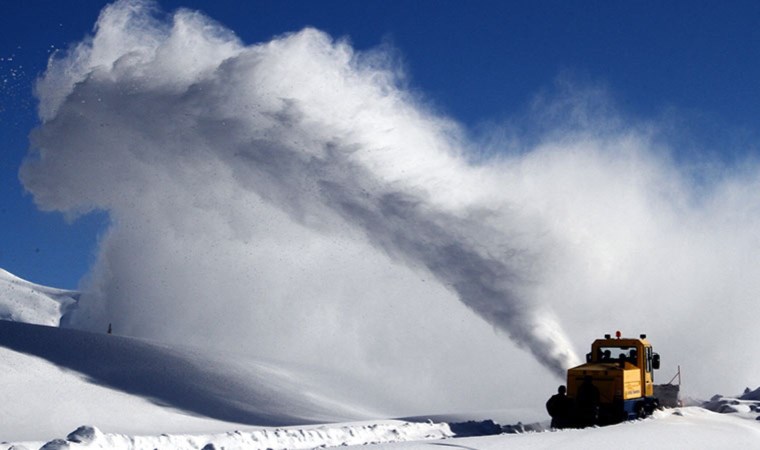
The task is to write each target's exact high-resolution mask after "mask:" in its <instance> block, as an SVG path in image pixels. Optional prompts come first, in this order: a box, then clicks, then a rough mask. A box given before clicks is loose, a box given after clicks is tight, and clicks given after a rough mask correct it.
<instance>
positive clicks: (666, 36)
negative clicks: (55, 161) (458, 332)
mask: <svg viewBox="0 0 760 450" xmlns="http://www.w3.org/2000/svg"><path fill="white" fill-rule="evenodd" d="M106 3H107V2H102V1H72V2H67V3H66V4H65V6H61V5H62V3H60V2H52V1H50V2H48V1H39V0H31V1H25V2H6V3H5V4H3V6H2V14H0V30H2V31H1V34H0V36H2V39H0V136H2V138H3V139H2V146H3V149H2V152H0V155H2V156H0V158H1V159H0V186H1V187H0V230H1V231H2V233H1V234H0V267H2V268H4V269H6V270H9V271H10V272H12V273H15V274H17V275H19V276H21V277H24V278H26V279H29V280H31V281H34V282H38V283H41V284H46V285H52V286H57V287H64V288H75V287H76V286H77V282H78V280H79V279H80V278H81V277H82V276H83V275H84V274H85V273H86V271H87V269H88V267H89V266H90V265H91V263H92V259H93V258H94V252H95V244H96V241H97V237H98V234H99V233H101V232H102V231H103V230H104V228H105V226H106V224H107V220H108V218H107V217H106V216H105V214H92V215H89V216H85V217H82V218H78V219H76V220H75V221H73V222H67V221H66V220H65V219H64V217H62V216H61V215H60V214H58V213H44V212H39V211H37V209H36V207H35V206H34V204H33V201H32V198H31V196H30V195H28V194H25V193H24V189H23V187H22V186H21V184H20V183H19V181H18V176H17V173H18V168H19V165H20V164H21V161H22V160H23V158H24V157H25V155H26V152H27V149H28V146H29V143H28V135H29V132H30V131H31V130H32V129H33V128H34V127H35V125H36V124H37V122H38V120H37V119H36V112H35V99H34V96H33V94H32V86H33V84H34V80H35V78H36V77H37V76H38V75H39V74H40V73H41V72H42V71H43V70H44V68H45V65H46V62H47V58H48V57H49V56H50V54H51V52H52V51H54V50H56V49H65V48H66V47H67V45H68V44H70V43H73V42H76V41H78V40H80V39H81V38H82V37H83V36H85V35H86V34H87V33H89V32H90V31H91V30H92V27H93V24H94V23H95V21H96V19H97V16H98V13H99V11H100V9H101V8H102V7H103V6H104V5H105V4H106ZM159 4H160V5H161V7H162V8H163V9H164V10H165V11H167V12H171V11H173V10H174V9H176V8H178V7H183V6H184V7H188V8H191V9H199V10H201V11H203V12H204V13H206V14H207V15H209V16H210V17H212V18H214V19H215V20H217V21H219V22H220V23H222V24H223V25H225V26H226V27H228V28H229V29H231V30H233V31H234V32H235V33H236V34H237V35H238V36H239V37H240V38H241V39H242V40H243V41H244V42H245V43H256V42H261V41H265V40H268V39H270V38H271V37H272V36H275V35H278V34H281V33H284V32H288V31H296V30H299V29H301V28H303V27H304V26H313V27H316V28H319V29H321V30H324V31H326V32H328V33H330V34H331V35H332V36H334V37H341V36H347V37H348V38H350V40H351V42H352V43H353V45H354V46H355V47H356V48H358V49H360V50H361V49H369V48H372V47H375V46H377V45H379V44H381V43H389V44H391V45H392V46H393V47H394V48H395V49H396V51H397V54H398V58H399V60H400V61H401V62H402V64H403V66H404V68H405V71H406V73H407V75H408V80H409V85H410V88H411V89H413V90H415V91H416V92H418V93H419V94H420V95H422V96H423V97H424V98H425V99H426V100H427V102H428V103H430V104H431V105H433V107H435V108H436V109H438V110H439V111H440V112H441V113H443V114H445V115H448V116H450V117H452V118H453V119H455V120H457V121H459V122H460V123H463V124H464V125H465V126H466V127H468V129H469V130H471V131H472V132H473V133H476V132H477V130H478V129H479V127H480V126H481V125H483V124H485V123H491V122H499V121H501V120H506V119H509V118H512V117H516V116H520V115H521V114H522V113H523V112H524V111H525V109H526V108H527V106H528V105H529V103H530V102H531V100H532V99H533V98H535V96H536V95H537V94H539V93H540V92H542V91H546V90H551V89H552V86H553V84H554V82H555V80H557V79H558V77H560V76H570V77H571V78H572V79H574V80H576V81H578V82H579V83H585V84H588V85H593V86H603V87H604V88H605V89H606V90H607V91H608V92H609V94H610V95H611V97H612V98H613V100H614V102H615V104H616V107H617V108H618V109H620V110H621V111H622V112H623V113H624V114H625V115H626V116H627V117H631V118H635V119H643V120H657V119H658V117H661V116H663V115H666V114H667V113H668V111H672V110H677V111H679V113H680V114H679V116H680V117H685V118H686V119H685V121H686V123H685V124H683V129H682V131H683V130H685V131H686V133H687V134H688V139H685V140H683V142H687V143H690V144H689V145H686V144H684V145H685V147H684V148H682V149H679V151H680V152H682V153H683V154H685V155H687V156H689V157H696V158H698V157H699V156H700V154H701V153H703V152H709V153H711V154H715V153H717V154H719V155H720V156H721V157H722V158H723V159H724V160H726V161H731V160H733V159H734V158H735V157H736V156H737V153H739V154H743V153H747V152H754V151H756V150H755V148H754V147H753V145H754V144H753V143H754V142H758V139H756V135H757V131H756V130H757V129H758V126H759V125H760V89H758V86H757V83H758V80H760V3H757V2H738V1H737V2H717V1H716V2H694V1H680V2H679V1H673V2H647V1H640V2H622V1H589V2H568V1H537V2H519V3H518V2H454V1H415V2H402V1H398V2H396V1H327V2H316V1H300V2H295V1H293V2H290V1H287V2H283V1H277V2H275V1H267V2H260V1H249V2H233V1H214V2H210V1H209V2H204V1H174V0H172V1H161V2H159ZM568 74H569V75H568ZM694 143H700V144H699V145H695V144H694ZM690 152H698V153H697V154H695V155H690Z"/></svg>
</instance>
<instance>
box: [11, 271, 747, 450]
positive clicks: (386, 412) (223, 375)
mask: <svg viewBox="0 0 760 450" xmlns="http://www.w3.org/2000/svg"><path fill="white" fill-rule="evenodd" d="M0 289H2V292H1V294H2V295H0V311H3V317H4V318H6V319H13V320H14V321H9V320H1V321H0V450H5V449H11V448H13V449H16V450H19V449H23V448H26V449H35V448H45V449H55V448H61V449H63V448H71V449H79V448H82V449H85V448H89V449H111V448H114V449H142V448H145V449H154V448H160V449H207V450H210V449H222V448H225V449H253V448H262V449H265V448H271V449H285V448H290V449H296V448H298V449H300V448H318V447H333V446H371V447H372V448H401V449H410V448H422V447H440V446H453V447H460V448H478V449H491V448H493V449H496V448H516V449H520V448H557V447H561V448H587V449H595V448H604V449H607V448H609V447H616V448H643V447H647V448H711V449H712V448H758V447H757V446H758V442H760V388H758V389H756V390H754V391H753V390H747V391H745V392H744V393H743V394H740V395H736V396H735V397H720V396H716V397H714V398H713V399H711V400H710V401H709V402H706V403H705V404H704V405H703V406H704V407H699V406H690V407H684V408H678V409H672V410H665V411H658V412H657V413H656V414H655V416H654V417H653V418H650V419H647V420H643V421H638V422H631V423H624V424H620V425H616V426H611V427H606V428H595V429H586V430H563V431H553V432H548V431H545V427H546V422H545V419H546V418H545V417H544V416H543V412H542V411H541V409H542V408H543V405H537V408H536V409H535V410H533V411H525V410H509V409H507V410H505V411H494V412H486V413H479V414H475V413H466V412H461V413H459V414H449V415H430V416H421V417H417V418H414V419H409V418H408V419H405V420H401V419H399V420H394V419H392V418H393V417H403V416H404V415H405V411H403V410H399V409H398V408H396V407H395V406H394V405H393V404H391V403H390V402H388V401H387V399H386V397H389V396H385V395H383V393H378V392H373V391H372V389H371V388H370V387H369V386H366V387H364V386H362V381H361V380H352V379H347V378H346V377H345V376H340V375H339V372H338V371H337V370H336V371H335V372H334V373H326V372H324V371H317V370H314V369H311V368H308V367H299V366H295V365H291V364H284V363H281V362H274V361H261V360H251V359H250V358H243V357H240V356H238V355H235V354H222V353H218V352H217V353H213V354H210V353H209V352H208V351H205V352H204V351H198V350H194V349H190V348H177V347H169V346H166V345H163V344H161V343H156V342H149V341H144V340H139V339H133V338H126V337H121V336H115V335H108V334H106V333H105V332H103V333H100V334H94V333H86V332H81V331H76V330H70V329H65V328H58V327H54V326H41V325H37V324H46V325H57V324H58V323H59V322H60V318H61V316H62V315H63V314H65V312H66V311H67V308H70V307H72V306H73V307H75V305H76V295H77V294H76V293H75V292H70V291H61V290H57V289H51V288H45V287H42V286H37V285H34V284H32V283H28V282H25V281H23V280H20V279H18V278H16V277H14V276H13V275H10V274H8V273H7V272H4V271H0ZM67 299H68V300H67ZM24 322H28V323H24ZM104 331H105V330H104ZM349 392H350V393H356V392H362V393H363V395H361V396H357V395H356V394H350V395H349V394H347V393H349ZM505 406H509V405H505ZM431 413H436V411H431ZM468 419H469V420H473V422H470V423H467V422H466V421H467V420H468ZM486 419H492V420H493V421H495V422H498V423H499V424H500V425H499V424H494V423H492V422H487V421H485V420H486ZM538 421H543V422H541V423H536V422H538ZM518 422H522V423H524V424H529V425H528V426H526V427H523V426H521V425H519V424H518ZM525 429H527V430H533V431H525V432H521V433H517V434H514V433H507V431H521V430H525ZM494 433H496V434H494ZM463 436H469V437H463Z"/></svg>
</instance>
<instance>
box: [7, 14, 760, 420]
mask: <svg viewBox="0 0 760 450" xmlns="http://www.w3.org/2000/svg"><path fill="white" fill-rule="evenodd" d="M155 12H156V11H155V6H154V5H153V4H152V3H148V2H141V1H120V2H117V3H115V4H113V5H111V6H108V7H107V8H105V9H104V10H103V12H102V13H101V16H100V18H99V21H98V24H97V27H96V30H95V34H94V36H93V37H92V38H89V39H87V40H85V41H83V42H82V43H80V44H79V45H77V46H76V47H74V48H72V49H71V50H69V52H67V53H66V54H65V55H62V56H56V57H54V58H53V59H51V61H50V64H49V67H48V70H47V72H46V73H45V74H44V75H43V77H42V78H41V79H40V81H39V83H38V86H37V93H38V97H39V99H40V117H41V119H42V121H43V123H42V125H41V126H40V127H39V128H38V129H37V130H35V131H34V132H33V135H32V142H33V151H32V153H30V155H29V156H28V158H27V160H26V162H25V163H24V165H23V167H22V169H21V178H22V181H23V183H24V185H25V187H26V188H27V189H28V190H29V191H31V192H32V193H33V195H34V197H35V201H36V202H37V204H38V205H39V206H40V208H42V209H45V210H55V211H61V212H63V213H64V214H67V215H70V216H77V215H80V214H86V213H88V212H90V211H93V210H104V211H107V212H108V214H109V215H110V217H111V222H112V223H111V227H110V229H109V230H108V231H107V233H106V234H105V235H104V236H102V238H101V242H100V248H99V253H98V255H97V260H96V263H95V265H94V267H93V269H92V272H91V273H90V275H89V276H88V277H87V279H86V280H84V281H83V290H84V291H85V292H84V294H83V296H82V299H81V300H80V304H81V308H80V310H79V311H78V314H77V315H75V316H73V317H72V318H71V325H72V326H75V327H80V328H85V329H93V330H104V329H105V327H106V326H107V324H108V323H109V322H111V323H113V325H114V329H115V331H116V332H117V333H121V334H127V335H133V336H140V337H145V338H151V339H157V340H163V341H169V342H175V343H176V342H180V343H190V344H193V345H206V346H211V347H218V348H226V349H230V350H231V351H237V352H240V351H243V352H247V353H250V354H253V355H257V356H263V357H272V358H280V359H283V358H284V359H288V360H291V361H301V362H305V363H308V364H311V365H324V366H339V367H342V368H343V369H344V370H345V371H346V372H347V373H350V374H352V375H355V376H361V377H370V376H371V377H373V378H374V379H379V380H383V381H382V382H381V383H384V384H385V385H387V386H393V387H395V388H397V389H400V390H399V392H401V393H403V389H404V387H406V388H408V389H409V390H410V392H415V396H416V398H415V399H414V400H413V401H412V402H416V406H417V407H420V408H423V407H424V408H433V407H438V408H441V407H449V406H452V405H455V404H456V403H457V402H458V403H459V405H468V406H470V407H484V406H487V407H496V406H497V405H498V402H495V400H494V396H493V392H494V390H495V389H498V392H501V393H503V394H504V395H512V396H513V397H515V398H520V396H521V395H522V396H523V398H526V399H531V400H533V399H534V398H535V397H536V396H538V397H544V396H545V394H547V393H551V392H552V391H553V390H554V389H555V386H554V385H555V384H556V383H555V381H556V380H554V381H553V380H552V378H551V377H550V376H549V375H545V376H541V375H540V376H533V375H531V376H530V377H528V378H529V380H528V381H525V378H526V375H527V374H528V373H531V374H532V373H533V372H535V370H534V369H533V368H532V365H535V364H536V363H535V362H538V363H539V364H540V365H542V366H544V367H545V368H548V369H549V370H548V371H547V374H559V375H561V374H562V373H563V371H564V369H565V368H566V367H568V366H570V365H572V364H574V363H576V362H578V358H577V357H576V353H575V350H576V347H575V346H574V345H572V344H571V343H570V342H571V339H569V338H568V336H572V337H573V339H572V342H574V343H575V344H577V345H578V346H579V349H580V350H581V351H584V350H585V347H586V345H587V344H588V343H589V342H590V340H591V339H593V338H595V337H597V336H598V335H601V334H603V333H604V332H610V331H614V330H613V328H614V327H622V328H623V331H624V332H626V333H628V334H638V333H639V332H648V333H649V334H650V336H651V337H652V338H653V341H654V342H655V344H658V343H659V344H660V347H659V350H660V352H661V353H662V354H663V358H664V360H665V361H668V360H670V361H673V363H672V365H671V366H667V365H666V367H669V368H673V367H674V365H675V363H676V362H675V360H678V359H681V358H682V361H683V362H682V364H683V365H684V366H688V368H685V370H689V371H693V372H694V375H693V377H694V380H695V382H697V380H699V382H703V383H708V382H709V379H710V373H709V372H708V371H707V370H706V368H705V367H704V363H703V362H702V361H703V358H710V360H712V361H714V360H716V358H727V359H726V361H727V362H729V363H730V362H732V361H734V360H732V359H730V358H732V357H738V355H736V354H734V355H732V356H728V355H725V352H724V350H725V348H726V347H725V346H726V345H728V342H729V337H730V340H731V341H733V340H734V339H736V340H737V341H738V342H742V343H743V344H742V347H741V350H743V351H745V352H746V351H750V350H753V351H754V352H755V353H757V344H744V343H748V342H751V335H750V329H751V328H752V320H751V319H748V318H749V317H756V316H757V313H758V312H760V311H758V309H760V307H758V306H757V302H756V301H755V300H754V298H753V295H754V293H756V292H758V288H760V281H758V278H757V277H756V276H755V274H757V271H758V269H759V268H760V267H758V265H760V263H758V261H757V259H756V258H755V257H754V255H756V254H757V251H756V250H757V249H758V247H759V246H760V240H759V239H758V237H757V233H756V232H755V230H757V229H758V225H760V223H758V222H760V198H758V197H757V195H756V194H753V193H756V192H758V191H757V188H758V184H759V183H760V177H759V176H758V171H757V166H755V165H751V166H748V168H747V169H746V170H745V171H743V172H742V173H741V174H740V175H736V174H735V173H730V174H727V175H723V176H717V177H715V178H713V179H711V180H709V181H708V182H702V184H700V185H699V186H696V185H695V182H694V181H693V177H691V174H690V173H685V172H684V171H683V170H681V169H679V168H678V166H677V165H676V164H674V163H673V161H672V160H671V159H670V158H669V157H668V155H669V151H667V149H666V148H663V147H662V146H659V145H656V144H655V143H654V142H655V139H654V138H653V137H652V136H653V133H652V131H651V129H647V128H646V127H636V126H623V125H621V124H620V123H619V122H617V121H615V120H614V118H613V119H609V117H610V115H609V114H607V113H608V111H605V112H604V114H602V113H600V112H599V111H595V110H594V108H590V107H589V106H588V104H585V105H584V102H586V100H587V99H588V98H587V96H585V95H582V97H583V98H580V99H579V98H573V97H572V96H570V97H568V98H563V99H561V100H562V101H556V100H555V101H552V102H551V104H549V105H547V104H541V102H537V104H536V105H535V111H541V119H540V120H542V121H544V122H546V123H549V124H550V126H548V127H547V128H546V130H543V131H542V132H541V135H540V136H539V137H538V138H536V139H532V140H531V144H530V145H527V144H526V145H517V144H516V143H517V142H519V139H517V140H515V139H509V140H507V139H501V138H499V139H495V141H491V142H490V144H489V145H491V146H494V147H495V148H497V149H498V150H499V151H498V152H494V153H493V154H494V155H495V156H490V157H483V156H482V155H483V152H482V151H481V149H480V146H479V145H478V144H476V143H474V142H472V140H471V139H468V137H467V132H466V131H465V130H463V129H462V128H461V127H460V126H459V125H458V124H457V123H456V122H454V121H453V120H451V119H448V118H446V117H441V116H440V115H438V114H435V113H434V112H432V111H430V110H429V109H428V108H426V107H425V106H424V105H423V104H422V102H420V101H419V99H418V98H416V97H415V96H414V95H412V94H410V93H409V91H408V90H407V89H405V87H404V84H403V75H402V73H401V72H400V69H399V68H397V67H395V66H394V64H393V62H392V58H390V57H389V56H388V55H386V54H385V53H384V52H383V50H381V49H380V50H375V51H371V52H357V51H355V50H354V49H352V47H351V45H350V44H349V43H348V42H345V41H340V40H338V41H336V40H334V39H332V38H331V37H330V36H327V35H326V34H324V33H322V32H320V31H318V30H314V29H304V30H302V31H300V32H296V33H292V34H287V35H283V36H280V37H277V38H275V39H273V40H272V41H270V42H267V43H262V44H257V45H250V46H246V45H244V44H243V43H241V42H240V41H239V40H238V39H237V38H236V37H235V35H234V34H233V33H232V32H231V31H229V30H226V29H224V28H223V27H222V26H220V25H218V24H216V23H214V22H213V21H212V20H211V19H209V18H207V17H205V16H203V15H201V14H200V13H197V12H193V11H188V10H180V11H177V12H176V13H175V14H174V15H173V17H172V18H171V20H170V21H169V22H167V21H164V20H159V19H157V18H156V17H158V15H157V14H155ZM568 105H569V106H568ZM579 105H580V106H579ZM558 116H563V119H562V120H561V121H557V120H556V119H557V117H558ZM603 116H604V117H607V120H604V121H601V120H596V119H599V118H601V117H603ZM613 116H614V115H613ZM568 117H569V119H568ZM555 122H556V123H555ZM560 122H561V123H560ZM507 142H509V143H510V146H507V144H506V143H507ZM506 147H511V148H506ZM515 148H516V150H515ZM476 155H481V156H478V157H476ZM711 173H712V172H711ZM560 319H561V320H560ZM704 320H709V322H710V323H711V324H713V326H714V327H716V328H717V330H716V333H709V332H708V331H706V330H705V329H695V327H693V326H691V325H689V324H694V323H701V322H702V321H704ZM724 321H725V322H724ZM729 323H730V324H731V325H729ZM708 334H710V335H709V336H708ZM504 335H506V336H508V337H509V339H510V341H507V340H506V339H501V338H500V336H504ZM510 342H511V343H510ZM722 345H723V346H722ZM753 345H754V347H752V346H753ZM516 348H519V349H524V350H527V351H528V353H529V354H530V355H531V356H532V357H533V358H534V361H535V362H534V361H531V360H530V359H528V358H527V357H526V353H524V352H522V351H521V350H516ZM731 348H733V349H734V350H736V349H737V347H736V346H735V345H733V346H732V347H731ZM697 349H699V354H698V355H695V354H694V353H697ZM686 351H688V352H689V353H690V354H688V355H687V354H685V352H686ZM743 356H746V354H744V355H743ZM742 361H743V362H742V365H739V366H737V367H747V371H746V372H744V371H742V370H741V369H739V370H737V373H736V374H734V375H733V377H734V379H733V380H731V381H732V382H735V383H739V384H741V382H743V381H744V380H745V379H744V378H743V377H744V376H747V374H749V373H755V374H756V373H758V372H759V371H760V366H758V364H760V363H758V362H749V361H748V360H747V359H743V360H742ZM753 364H754V366H752V365H753ZM473 372H478V373H477V374H473ZM526 384H529V385H531V386H532V387H533V388H536V387H537V386H540V387H538V388H537V389H525V390H526V391H530V392H529V393H527V394H521V393H519V392H514V391H513V389H512V388H510V387H509V386H525V385H526ZM533 384H536V385H537V386H533ZM505 385H506V387H505ZM452 386H457V388H452ZM732 387H733V386H732ZM542 388H544V389H545V390H544V391H540V389H542ZM521 389H522V388H521ZM517 390H520V389H517ZM442 392H445V395H442ZM512 403H514V402H512Z"/></svg>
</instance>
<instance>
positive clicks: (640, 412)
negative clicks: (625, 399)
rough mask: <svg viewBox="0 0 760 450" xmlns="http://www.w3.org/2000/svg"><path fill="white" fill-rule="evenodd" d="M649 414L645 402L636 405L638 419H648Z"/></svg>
mask: <svg viewBox="0 0 760 450" xmlns="http://www.w3.org/2000/svg"><path fill="white" fill-rule="evenodd" d="M648 415H649V414H647V408H646V405H645V404H644V402H638V403H636V418H638V419H646V417H647V416H648Z"/></svg>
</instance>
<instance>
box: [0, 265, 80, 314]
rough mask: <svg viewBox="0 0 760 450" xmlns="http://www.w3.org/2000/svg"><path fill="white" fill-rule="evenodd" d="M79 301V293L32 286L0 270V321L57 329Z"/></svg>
mask: <svg viewBox="0 0 760 450" xmlns="http://www.w3.org/2000/svg"><path fill="white" fill-rule="evenodd" d="M78 301H79V292H76V291H67V290H64V289H55V288H50V287H46V286H40V285H38V284H34V283H31V282H29V281H26V280H24V279H21V278H19V277H17V276H15V275H13V274H11V273H10V272H8V271H6V270H3V269H0V320H10V321H14V322H24V323H34V324H38V325H49V326H58V325H60V324H61V320H62V318H64V317H65V316H66V314H68V313H70V312H71V311H73V310H74V309H75V308H76V306H77V302H78Z"/></svg>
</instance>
